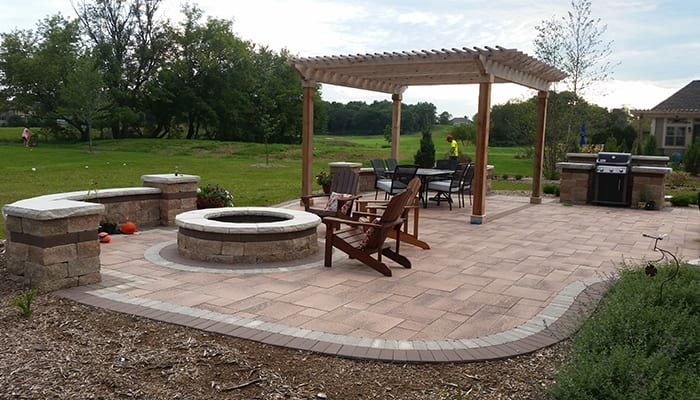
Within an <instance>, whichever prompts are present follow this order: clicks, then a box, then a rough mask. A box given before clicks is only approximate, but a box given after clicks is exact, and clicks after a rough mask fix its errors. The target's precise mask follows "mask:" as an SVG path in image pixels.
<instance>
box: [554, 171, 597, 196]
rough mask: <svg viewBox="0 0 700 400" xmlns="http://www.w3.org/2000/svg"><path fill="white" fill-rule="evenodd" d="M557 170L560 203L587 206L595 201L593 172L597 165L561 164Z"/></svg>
mask: <svg viewBox="0 0 700 400" xmlns="http://www.w3.org/2000/svg"><path fill="white" fill-rule="evenodd" d="M557 168H559V170H560V171H561V175H560V177H559V182H560V184H559V201H560V202H562V203H563V202H566V201H570V202H571V203H573V204H587V203H590V202H591V200H592V199H593V196H592V188H593V182H592V179H593V170H594V169H595V164H588V163H574V162H560V163H557Z"/></svg>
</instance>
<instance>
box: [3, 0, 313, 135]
mask: <svg viewBox="0 0 700 400" xmlns="http://www.w3.org/2000/svg"><path fill="white" fill-rule="evenodd" d="M160 4H161V0H99V1H97V0H96V1H87V0H85V1H79V2H77V3H76V4H74V10H75V12H76V15H77V17H76V18H67V17H64V16H62V15H60V14H58V15H54V16H48V17H46V18H45V19H43V20H41V21H40V22H38V23H37V26H36V29H35V30H15V31H13V32H10V33H4V34H2V35H0V109H4V110H14V111H18V112H21V113H23V114H25V115H29V116H30V118H31V120H32V121H33V122H40V125H42V126H52V127H54V128H56V129H57V128H58V126H57V124H58V123H62V122H65V123H66V124H68V125H70V126H71V127H72V128H73V129H74V130H75V131H77V132H78V136H79V138H80V139H82V140H88V139H89V138H90V137H91V133H90V132H91V129H92V128H94V127H99V128H100V129H101V130H103V131H106V132H108V133H109V135H111V136H112V137H114V138H124V137H186V138H208V139H219V140H244V141H262V140H263V138H265V139H269V140H270V141H274V142H280V143H293V142H297V141H298V140H299V137H300V135H301V107H302V102H301V96H302V90H301V80H300V77H299V76H298V75H297V74H296V73H295V72H294V70H293V69H292V68H290V67H289V66H288V65H287V64H286V61H287V59H288V58H289V56H290V55H289V53H288V52H287V51H286V50H281V51H280V52H276V51H273V50H271V49H269V48H267V47H264V46H257V45H255V44H254V43H252V42H249V41H245V40H242V39H240V38H238V37H237V36H236V35H235V34H234V33H233V30H232V22H231V21H228V20H224V19H217V18H211V17H209V18H206V19H204V18H203V14H202V11H201V10H200V9H199V8H198V7H197V6H196V5H190V4H187V5H184V6H183V7H182V9H181V12H182V14H183V18H182V22H180V23H178V24H176V25H172V24H171V23H170V21H168V20H167V19H162V18H158V17H157V15H158V13H157V11H158V8H159V6H160ZM315 100H316V101H317V102H320V101H321V99H320V92H319V93H317V96H316V99H315ZM321 108H322V107H321ZM322 118H323V115H319V119H322Z"/></svg>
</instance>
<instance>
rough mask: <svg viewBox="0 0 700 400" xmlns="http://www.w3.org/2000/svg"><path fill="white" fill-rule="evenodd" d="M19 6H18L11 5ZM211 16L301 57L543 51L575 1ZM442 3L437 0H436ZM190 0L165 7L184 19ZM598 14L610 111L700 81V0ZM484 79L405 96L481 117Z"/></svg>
mask: <svg viewBox="0 0 700 400" xmlns="http://www.w3.org/2000/svg"><path fill="white" fill-rule="evenodd" d="M2 3H5V4H4V7H3V12H2V13H0V32H8V31H11V30H13V29H17V28H19V29H33V28H35V25H36V22H37V21H39V20H41V19H43V18H44V17H45V16H47V15H53V14H56V13H58V12H60V13H62V14H63V15H65V16H73V15H74V13H73V10H72V8H71V1H70V0H23V1H19V0H2ZM8 3H9V4H8ZM192 3H196V4H198V5H199V7H200V8H202V9H203V10H204V13H205V15H207V16H211V17H214V18H221V19H228V20H233V21H234V23H233V29H234V31H235V33H236V34H237V35H238V36H239V37H240V38H242V39H246V40H250V41H252V42H254V43H256V44H260V45H267V46H269V47H270V48H273V49H277V50H279V49H282V48H286V49H287V50H289V51H290V52H291V53H292V54H295V55H298V56H303V57H306V56H323V55H341V54H357V53H374V52H384V51H403V50H422V49H426V50H429V49H442V48H453V47H456V48H461V47H475V46H476V47H486V46H489V47H495V46H502V47H506V48H515V49H518V50H520V51H523V52H525V53H528V54H530V55H534V51H533V46H532V42H533V39H534V38H535V36H536V30H535V26H536V25H538V24H540V23H541V21H542V20H545V19H550V18H552V17H557V18H559V17H561V16H563V15H565V14H566V12H567V11H568V10H569V9H570V1H569V0H549V1H541V2H536V1H532V0H492V1H490V2H484V1H477V0H438V1H435V2H427V1H424V0H420V1H419V0H326V1H321V0H294V1H290V0H255V1H222V0H198V1H192ZM429 3H432V4H429ZM181 4H184V2H183V1H180V0H163V3H162V7H161V10H162V12H163V14H164V16H165V17H168V18H170V19H171V20H173V21H177V19H178V18H179V10H180V7H181ZM591 9H592V14H593V17H595V18H600V19H601V26H602V25H607V31H606V33H605V36H604V38H605V40H606V41H612V42H613V43H612V46H611V48H612V51H613V53H612V56H611V58H610V61H611V62H612V63H615V64H617V66H616V67H615V68H614V70H613V79H612V80H611V81H609V82H607V83H606V84H604V85H601V86H600V87H596V88H594V89H592V90H591V91H589V92H588V93H586V94H584V97H585V98H586V99H587V100H588V101H589V102H592V103H595V104H598V105H601V106H603V107H607V108H617V107H621V106H626V107H629V108H633V109H645V108H651V107H653V106H655V105H656V104H658V103H660V102H661V101H663V100H664V99H666V98H667V97H668V96H670V95H671V94H673V93H674V92H676V91H677V90H678V89H680V88H681V87H683V86H685V85H686V84H687V83H689V82H690V81H692V80H696V79H700V1H698V0H666V1H664V0H616V1H608V0H592V7H591ZM322 90H323V97H324V99H326V100H329V101H341V102H347V101H352V100H365V101H373V100H390V96H388V95H386V94H382V93H374V92H368V91H360V90H353V89H347V88H343V87H338V86H331V85H324V86H323V89H322ZM477 92H478V88H477V85H466V86H464V85H459V86H436V87H410V88H408V90H406V92H405V93H404V102H406V103H417V102H419V101H426V102H431V103H433V104H435V105H436V107H437V109H438V112H442V111H447V112H449V113H450V114H452V115H453V116H464V115H468V116H472V115H473V114H474V113H475V112H476V108H477V100H478V99H477ZM532 95H534V92H533V91H531V90H529V89H524V88H522V87H520V86H517V85H512V84H499V85H494V88H493V93H492V102H493V103H494V104H498V103H503V102H506V101H507V100H509V99H512V98H526V97H530V96H532Z"/></svg>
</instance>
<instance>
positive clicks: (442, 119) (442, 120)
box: [438, 111, 452, 125]
mask: <svg viewBox="0 0 700 400" xmlns="http://www.w3.org/2000/svg"><path fill="white" fill-rule="evenodd" d="M451 120H452V114H450V113H448V112H447V111H443V112H442V113H440V115H439V116H438V124H440V125H449V123H450V121H451Z"/></svg>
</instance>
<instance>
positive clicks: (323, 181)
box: [316, 170, 331, 193]
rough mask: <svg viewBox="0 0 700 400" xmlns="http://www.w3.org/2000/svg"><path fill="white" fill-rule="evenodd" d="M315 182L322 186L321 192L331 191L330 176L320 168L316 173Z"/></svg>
mask: <svg viewBox="0 0 700 400" xmlns="http://www.w3.org/2000/svg"><path fill="white" fill-rule="evenodd" d="M316 183H318V184H319V185H320V186H321V187H322V188H323V193H330V192H331V176H330V174H328V173H326V171H323V170H321V172H319V173H318V174H317V175H316Z"/></svg>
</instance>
